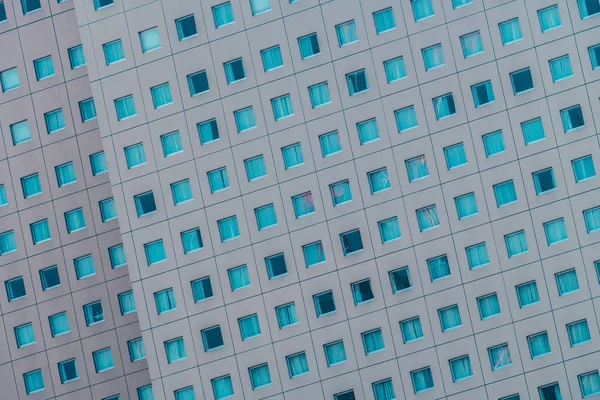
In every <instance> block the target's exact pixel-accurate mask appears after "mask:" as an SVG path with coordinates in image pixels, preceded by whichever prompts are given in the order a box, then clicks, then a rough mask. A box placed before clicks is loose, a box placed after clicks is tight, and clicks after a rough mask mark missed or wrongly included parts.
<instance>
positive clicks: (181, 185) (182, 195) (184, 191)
mask: <svg viewBox="0 0 600 400" xmlns="http://www.w3.org/2000/svg"><path fill="white" fill-rule="evenodd" d="M171 194H172V195H173V204H175V205H176V206H178V205H179V204H182V203H186V202H188V201H192V200H193V199H194V194H193V193H192V185H191V184H190V180H189V179H184V180H182V181H179V182H175V183H171Z"/></svg>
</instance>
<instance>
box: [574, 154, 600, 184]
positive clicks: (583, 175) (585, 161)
mask: <svg viewBox="0 0 600 400" xmlns="http://www.w3.org/2000/svg"><path fill="white" fill-rule="evenodd" d="M571 165H572V166H573V173H574V174H575V182H581V181H584V180H586V179H590V178H593V177H595V176H596V168H595V167H594V160H593V159H592V156H591V155H588V156H585V157H581V158H578V159H576V160H573V161H571Z"/></svg>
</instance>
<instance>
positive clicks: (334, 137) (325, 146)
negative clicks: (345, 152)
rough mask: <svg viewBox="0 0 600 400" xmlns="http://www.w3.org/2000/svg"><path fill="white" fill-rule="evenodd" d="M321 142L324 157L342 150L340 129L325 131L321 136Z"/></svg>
mask: <svg viewBox="0 0 600 400" xmlns="http://www.w3.org/2000/svg"><path fill="white" fill-rule="evenodd" d="M319 144H320V145H321V155H322V156H323V158H325V157H329V156H332V155H334V154H337V153H340V152H341V151H342V144H341V142H340V135H339V133H338V131H333V132H328V133H324V134H322V135H320V136H319Z"/></svg>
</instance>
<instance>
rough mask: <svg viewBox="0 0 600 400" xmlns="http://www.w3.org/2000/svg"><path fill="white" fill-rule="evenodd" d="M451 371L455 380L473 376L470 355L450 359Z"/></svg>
mask: <svg viewBox="0 0 600 400" xmlns="http://www.w3.org/2000/svg"><path fill="white" fill-rule="evenodd" d="M449 363H450V372H451V373H452V380H453V381H454V382H458V381H462V380H464V379H467V378H470V377H471V376H473V370H472V369H471V361H470V359H469V356H462V357H458V358H455V359H453V360H450V361H449Z"/></svg>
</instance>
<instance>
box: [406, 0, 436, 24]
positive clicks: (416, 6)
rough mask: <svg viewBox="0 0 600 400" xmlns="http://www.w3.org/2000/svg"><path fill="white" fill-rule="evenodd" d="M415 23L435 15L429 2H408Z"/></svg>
mask: <svg viewBox="0 0 600 400" xmlns="http://www.w3.org/2000/svg"><path fill="white" fill-rule="evenodd" d="M410 2H411V5H412V10H413V16H414V17H415V21H421V20H423V19H425V18H429V17H432V16H434V15H435V11H434V9H433V4H432V2H431V0H410Z"/></svg>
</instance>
